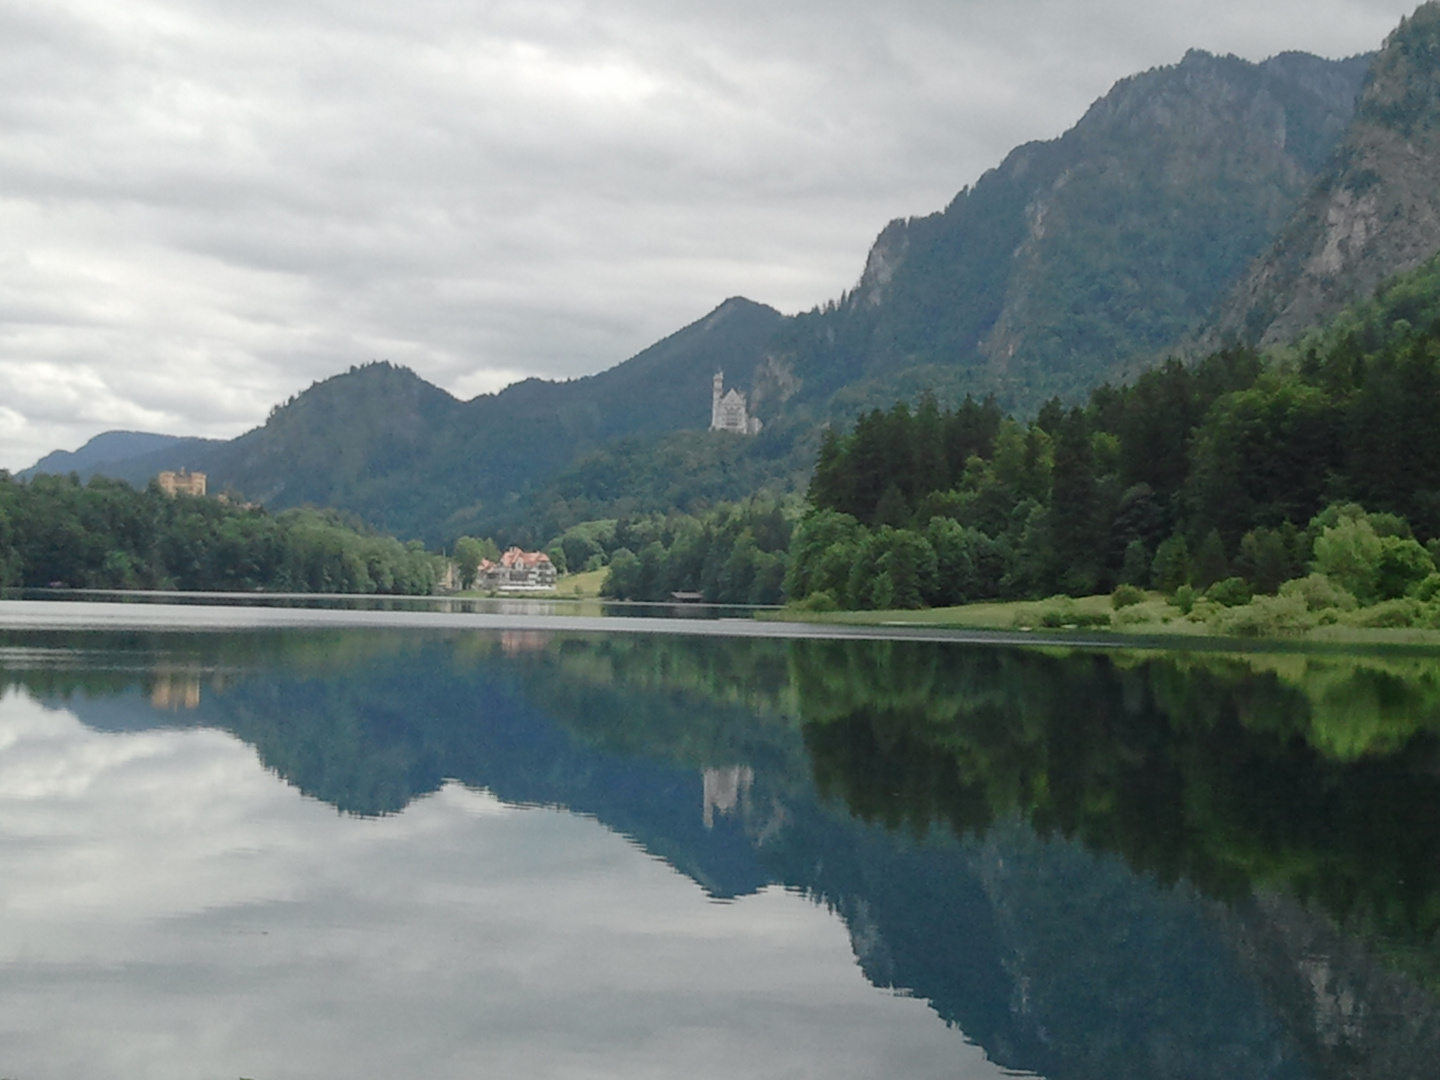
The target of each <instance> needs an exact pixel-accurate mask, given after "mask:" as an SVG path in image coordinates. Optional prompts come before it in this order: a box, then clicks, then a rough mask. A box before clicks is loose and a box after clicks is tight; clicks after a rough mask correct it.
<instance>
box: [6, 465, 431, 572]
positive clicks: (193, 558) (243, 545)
mask: <svg viewBox="0 0 1440 1080" xmlns="http://www.w3.org/2000/svg"><path fill="white" fill-rule="evenodd" d="M438 570H439V568H438V566H437V559H436V557H435V556H433V555H430V554H429V553H427V552H426V551H425V550H424V549H423V547H421V546H420V545H419V544H418V542H416V543H412V544H410V545H406V544H402V543H400V542H399V541H398V540H395V539H393V538H392V537H388V536H380V535H376V534H373V533H369V532H363V531H360V530H359V529H357V528H354V527H351V526H350V525H348V524H346V523H345V522H343V521H342V520H341V518H340V517H339V516H338V515H337V514H335V513H334V512H322V511H315V510H308V509H306V510H289V511H285V512H284V513H281V514H276V515H272V514H269V513H267V512H265V511H264V510H261V509H255V508H249V507H241V506H237V505H234V504H232V503H227V502H223V501H221V500H219V499H204V498H191V497H188V496H180V497H176V498H171V497H169V496H167V495H165V494H164V493H162V492H161V491H160V490H159V489H158V488H157V487H155V486H154V485H152V486H151V487H150V488H148V489H146V490H144V491H137V490H135V489H134V488H132V487H130V486H129V485H128V484H125V483H123V482H120V481H115V480H107V479H105V478H103V477H95V478H93V479H92V480H91V481H90V482H89V483H88V484H84V485H81V484H80V483H79V481H78V480H77V479H75V478H73V477H66V476H37V477H36V478H35V479H33V480H31V481H29V482H20V481H17V480H15V479H13V478H12V477H11V476H10V475H9V474H8V473H0V586H26V587H31V588H34V587H43V586H47V585H51V584H55V583H60V584H63V585H65V586H68V587H71V588H104V589H196V590H238V591H250V590H256V589H269V590H279V591H294V592H354V593H399V594H428V593H431V592H433V591H434V589H435V584H436V581H437V574H438Z"/></svg>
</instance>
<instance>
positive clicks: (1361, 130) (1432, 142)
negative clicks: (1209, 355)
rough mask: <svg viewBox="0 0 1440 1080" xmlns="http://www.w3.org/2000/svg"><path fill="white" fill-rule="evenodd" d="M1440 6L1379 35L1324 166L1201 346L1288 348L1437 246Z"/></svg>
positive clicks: (1439, 227) (1425, 7)
mask: <svg viewBox="0 0 1440 1080" xmlns="http://www.w3.org/2000/svg"><path fill="white" fill-rule="evenodd" d="M1437 177H1440V3H1433V2H1432V3H1427V4H1425V5H1423V6H1422V7H1420V8H1419V9H1418V10H1417V11H1416V12H1415V14H1414V15H1412V16H1411V17H1410V18H1409V19H1406V20H1405V21H1404V22H1402V23H1401V25H1400V27H1399V28H1398V29H1397V30H1396V31H1395V32H1394V33H1393V34H1392V35H1391V36H1390V37H1389V39H1387V40H1386V42H1385V46H1384V48H1383V49H1382V50H1381V52H1380V53H1379V55H1378V56H1376V58H1375V60H1374V63H1373V65H1372V67H1371V69H1370V73H1369V75H1368V77H1367V79H1366V82H1365V86H1364V89H1363V91H1362V93H1361V97H1360V102H1359V105H1358V108H1357V110H1356V115H1355V119H1354V122H1353V123H1352V125H1351V127H1350V130H1349V132H1348V133H1347V134H1346V136H1345V139H1344V141H1343V142H1342V144H1341V146H1340V149H1339V151H1338V153H1337V154H1336V157H1335V161H1334V163H1333V165H1332V166H1331V167H1330V168H1329V169H1328V170H1327V171H1326V173H1325V174H1324V176H1323V178H1322V180H1321V181H1320V183H1319V184H1318V185H1317V187H1316V188H1315V190H1314V191H1313V192H1312V193H1311V194H1310V195H1309V197H1308V198H1307V199H1306V200H1305V201H1304V203H1303V204H1302V205H1301V207H1300V209H1299V211H1298V212H1297V213H1296V215H1295V216H1294V218H1293V219H1292V220H1291V221H1290V223H1289V224H1288V225H1287V226H1286V227H1285V228H1284V230H1283V231H1282V232H1281V234H1280V236H1279V237H1278V238H1277V239H1276V241H1275V243H1274V244H1273V245H1272V246H1271V248H1270V249H1269V251H1267V252H1266V253H1265V254H1264V255H1263V256H1262V257H1260V258H1259V259H1257V260H1256V261H1255V262H1254V264H1253V265H1252V266H1251V267H1250V269H1249V271H1248V272H1247V273H1246V274H1245V276H1244V278H1243V279H1242V280H1241V281H1240V283H1239V285H1238V286H1237V287H1236V288H1235V290H1234V291H1233V293H1232V294H1231V296H1230V297H1229V299H1228V300H1227V301H1226V303H1225V304H1224V305H1223V307H1222V309H1221V311H1220V314H1219V317H1218V318H1217V320H1216V322H1215V324H1214V326H1213V328H1212V329H1211V330H1210V331H1209V332H1208V333H1207V334H1205V335H1204V337H1203V338H1202V339H1201V346H1202V347H1204V348H1210V347H1215V346H1218V345H1220V344H1223V343H1225V342H1228V341H1239V342H1244V343H1247V344H1259V345H1271V344H1276V343H1280V342H1285V341H1290V340H1293V339H1294V338H1296V337H1298V336H1299V335H1300V333H1302V332H1303V331H1305V330H1307V329H1309V328H1310V327H1312V326H1314V325H1316V324H1318V323H1320V322H1322V321H1324V320H1325V319H1327V318H1329V317H1331V316H1333V315H1335V314H1336V313H1338V312H1339V311H1340V310H1341V309H1342V308H1343V307H1345V306H1346V305H1347V304H1350V303H1352V302H1354V301H1355V300H1358V299H1360V298H1362V297H1365V296H1368V295H1369V294H1370V293H1371V292H1373V291H1374V289H1375V287H1376V286H1377V285H1378V284H1380V282H1382V281H1383V280H1385V279H1386V278H1388V277H1390V276H1392V275H1394V274H1398V273H1403V272H1405V271H1407V270H1413V269H1414V268H1415V267H1417V266H1419V265H1420V264H1421V263H1423V262H1424V261H1425V260H1426V259H1428V258H1429V257H1430V256H1432V255H1434V254H1435V252H1436V251H1440V181H1437Z"/></svg>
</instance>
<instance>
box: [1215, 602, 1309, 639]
mask: <svg viewBox="0 0 1440 1080" xmlns="http://www.w3.org/2000/svg"><path fill="white" fill-rule="evenodd" d="M1319 621H1320V620H1319V618H1318V617H1317V616H1316V615H1315V614H1313V613H1312V612H1311V611H1310V609H1309V608H1308V607H1307V606H1306V605H1305V600H1304V598H1303V597H1300V596H1293V595H1292V596H1257V597H1255V598H1254V599H1252V600H1251V601H1250V602H1249V603H1248V604H1243V605H1239V606H1236V607H1229V608H1225V609H1224V610H1222V611H1220V612H1218V613H1217V614H1216V615H1215V617H1214V619H1213V620H1212V621H1211V625H1212V626H1214V627H1215V629H1216V630H1217V631H1219V632H1220V633H1222V634H1231V635H1234V636H1236V637H1286V636H1293V635H1296V634H1303V633H1304V632H1305V631H1307V630H1309V629H1311V628H1312V627H1314V626H1317V625H1318V624H1319Z"/></svg>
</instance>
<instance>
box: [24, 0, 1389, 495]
mask: <svg viewBox="0 0 1440 1080" xmlns="http://www.w3.org/2000/svg"><path fill="white" fill-rule="evenodd" d="M1411 6H1413V5H1412V4H1408V3H1381V2H1364V0H1321V2H1320V3H1318V4H1316V3H1308V4H1303V5H1300V4H1277V5H1270V6H1267V7H1264V8H1260V9H1257V8H1256V7H1255V6H1254V5H1253V4H1241V3H1239V2H1237V0H1223V2H1218V3H1217V2H1211V3H1200V2H1198V0H1182V2H1180V3H1176V4H1168V5H1165V6H1164V7H1163V8H1160V9H1157V8H1156V7H1155V6H1154V5H1153V4H1141V3H1139V2H1138V0H1111V2H1105V3H1092V4H1086V5H1077V4H1074V3H1062V2H1060V0H1010V2H1006V3H998V2H980V0H971V2H968V3H954V2H939V0H935V2H930V0H903V2H899V3H895V4H887V5H884V6H883V7H881V6H877V5H874V4H873V3H865V4H862V3H859V2H858V0H844V2H840V3H827V4H820V3H817V2H814V0H809V2H802V3H791V4H783V5H776V4H773V3H772V4H762V3H759V2H755V0H742V2H731V3H726V4H722V5H714V4H712V5H696V4H691V3H682V2H679V0H611V2H608V3H600V2H587V0H530V2H527V3H509V2H489V3H462V2H458V0H425V2H420V3H414V4H406V5H397V4H388V3H385V4H382V3H343V4H342V3H331V2H328V0H296V2H291V3H283V4H282V3H268V2H266V3H251V4H243V5H236V4H222V3H218V2H210V0H190V2H184V0H137V2H135V3H132V4H126V5H118V6H117V5H114V4H109V3H103V2H101V0H60V2H57V3H55V4H51V5H46V6H45V7H36V6H34V5H27V4H22V3H19V2H18V0H0V230H3V233H4V235H5V236H6V237H7V238H8V239H9V240H10V247H11V255H10V256H9V257H5V258H0V465H4V466H6V467H10V468H18V467H23V466H24V465H27V464H29V463H30V462H31V461H32V460H34V459H35V458H36V457H38V456H39V455H40V454H42V453H44V452H47V451H48V450H50V449H54V448H55V447H56V446H59V445H66V446H74V445H76V444H77V443H78V442H80V441H83V439H84V438H86V437H88V436H89V435H92V434H94V433H96V432H98V431H100V430H103V429H104V428H106V427H115V426H132V425H134V424H137V423H142V422H143V423H146V424H152V425H154V426H159V427H162V428H163V429H165V430H169V431H173V432H175V433H177V434H205V435H233V434H237V433H238V432H240V431H241V430H243V429H245V428H246V427H248V426H251V425H253V424H255V423H258V422H259V421H260V420H262V419H263V417H264V414H265V411H266V410H267V409H268V407H269V405H270V404H272V403H273V402H275V401H278V400H281V399H283V398H285V397H287V396H288V395H289V394H291V393H293V392H295V391H296V390H298V389H301V388H303V387H304V386H306V385H308V384H309V383H310V382H311V381H313V380H315V379H318V378H323V377H326V376H328V375H330V374H333V373H334V372H335V371H337V370H340V369H343V368H344V367H347V366H349V365H350V364H352V363H355V362H359V361H363V360H367V359H372V358H382V357H383V358H388V359H393V360H397V361H400V362H404V363H408V364H410V365H411V366H413V367H415V368H416V370H418V371H419V372H420V373H421V374H422V375H424V376H425V377H427V378H429V379H431V380H433V381H436V382H438V383H440V384H441V385H444V386H447V387H449V388H451V389H452V390H456V391H457V392H461V393H465V394H470V393H474V392H477V391H478V390H480V389H494V388H496V387H498V386H499V385H500V384H502V383H503V382H505V381H507V380H509V379H512V378H514V377H517V376H520V375H523V374H526V373H536V374H543V375H547V376H555V377H566V376H573V375H579V374H584V373H588V372H592V371H596V370H599V369H601V368H604V367H607V366H610V365H611V364H614V363H617V362H618V361H620V360H622V359H624V358H625V357H626V356H628V355H631V354H632V353H634V352H635V351H637V350H639V349H640V348H643V347H644V346H646V345H648V344H650V343H651V342H653V341H655V340H657V339H658V338H659V337H661V336H663V335H665V334H667V333H669V332H671V331H673V330H675V329H677V328H678V327H679V326H681V325H683V324H684V323H687V322H689V321H691V320H693V319H695V318H697V317H699V316H700V315H702V314H704V313H705V312H706V311H707V310H708V309H709V308H711V307H713V306H714V305H715V304H717V303H718V302H719V301H720V300H722V299H724V298H725V297H727V296H730V295H735V294H743V295H747V296H750V297H752V298H753V299H756V300H760V301H762V302H768V303H772V304H774V305H776V306H777V307H780V308H781V309H782V310H790V311H793V310H799V309H803V308H807V307H809V306H811V305H813V304H816V303H822V302H824V301H825V300H826V299H828V298H830V297H833V296H836V295H838V294H839V293H840V292H841V291H842V290H843V289H845V288H847V287H849V286H850V285H852V284H853V283H854V280H855V278H856V277H857V276H858V274H859V271H860V268H861V266H862V264H863V260H864V255H865V250H866V247H867V246H868V244H869V241H870V240H871V239H872V238H873V236H874V235H875V233H876V232H878V230H879V229H880V228H881V227H882V226H883V225H884V223H885V222H886V221H887V220H889V219H890V218H892V217H895V216H904V215H909V214H920V213H926V212H930V211H932V210H935V209H938V208H939V207H941V206H943V205H944V204H945V203H946V202H947V201H948V200H949V199H950V198H951V197H952V196H953V195H954V193H955V192H956V191H957V190H958V189H959V188H960V187H961V186H963V185H964V184H967V183H970V182H973V181H974V180H975V179H976V178H977V177H978V176H979V175H980V173H981V172H983V171H984V170H985V169H986V168H988V167H991V166H993V165H994V164H996V163H998V161H999V160H1000V158H1001V157H1002V156H1003V155H1004V153H1005V152H1006V151H1007V150H1008V149H1009V148H1010V147H1011V146H1013V145H1015V144H1017V143H1019V142H1021V141H1025V140H1028V139H1033V138H1046V137H1051V136H1054V135H1057V134H1059V133H1060V131H1062V130H1063V129H1064V128H1066V127H1068V126H1069V125H1070V124H1071V123H1073V122H1074V121H1075V120H1076V119H1078V118H1079V116H1080V115H1081V113H1082V112H1083V111H1084V109H1085V107H1086V106H1087V105H1088V103H1089V102H1090V101H1091V100H1093V99H1094V98H1095V97H1097V96H1099V95H1100V94H1103V93H1104V92H1105V91H1106V90H1107V89H1108V87H1109V86H1110V85H1111V84H1112V83H1113V82H1114V81H1115V80H1116V79H1118V78H1121V77H1123V76H1125V75H1128V74H1131V73H1133V72H1135V71H1137V70H1141V69H1144V68H1147V67H1151V66H1154V65H1157V64H1163V63H1172V62H1175V61H1176V60H1178V59H1179V57H1180V56H1181V55H1182V54H1183V53H1184V51H1185V49H1186V48H1188V47H1190V46H1192V45H1193V46H1199V47H1205V48H1209V49H1212V50H1214V51H1222V52H1223V51H1234V52H1237V53H1240V54H1242V55H1246V56H1250V57H1252V58H1260V57H1263V56H1265V55H1269V54H1271V53H1274V52H1276V51H1280V50H1282V49H1285V48H1303V49H1310V50H1312V51H1318V52H1321V53H1326V54H1329V55H1339V54H1348V53H1353V52H1358V51H1363V50H1366V49H1371V48H1374V47H1375V46H1376V45H1378V44H1379V41H1380V40H1381V38H1382V37H1383V36H1384V34H1385V33H1386V32H1387V31H1388V29H1389V28H1390V27H1392V26H1393V25H1394V23H1395V22H1397V21H1398V18H1399V17H1400V15H1401V14H1403V13H1405V12H1406V11H1408V10H1409V8H1410V7H1411ZM37 366H38V367H40V368H43V369H44V370H45V371H46V372H47V375H46V379H45V380H44V382H45V384H46V385H47V386H49V387H51V388H52V391H51V392H49V393H47V394H45V395H39V396H41V397H42V398H43V400H41V401H38V402H37V401H36V400H35V398H36V397H37V394H36V392H35V391H34V389H33V387H34V385H35V384H34V381H33V379H32V377H31V376H32V375H33V372H35V371H36V370H37ZM177 379H178V382H177ZM47 402H48V403H49V404H48V405H47V404H46V403H47Z"/></svg>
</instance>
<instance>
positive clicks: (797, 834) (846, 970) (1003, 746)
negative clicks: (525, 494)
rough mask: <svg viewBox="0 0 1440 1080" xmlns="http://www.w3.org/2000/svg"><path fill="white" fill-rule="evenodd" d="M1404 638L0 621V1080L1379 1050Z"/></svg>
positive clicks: (1390, 966) (1429, 1018) (1189, 1070)
mask: <svg viewBox="0 0 1440 1080" xmlns="http://www.w3.org/2000/svg"><path fill="white" fill-rule="evenodd" d="M1437 730H1440V668H1437V665H1436V664H1435V663H1434V662H1432V661H1431V660H1429V659H1428V658H1426V657H1423V656H1418V657H1417V656H1404V655H1398V656H1382V657H1361V658H1354V657H1352V658H1345V657H1339V656H1334V655H1324V656H1313V655H1305V654H1291V655H1278V656H1268V655H1265V654H1251V655H1246V656H1227V655H1223V654H1215V653H1211V654H1166V653H1154V652H1151V653H1124V652H1116V653H1103V652H1094V651H1077V650H1070V651H1065V650H1057V649H1047V650H1023V649H1018V648H1010V647H982V646H975V645H958V644H935V643H924V642H905V641H898V642H873V641H779V640H746V639H739V640H725V639H720V638H714V637H691V636H686V635H669V636H661V635H646V634H628V635H623V636H618V635H599V634H571V635H566V634H552V633H546V632H543V631H537V630H534V629H525V630H519V631H512V632H503V631H502V632H492V631H467V630H461V629H446V630H443V631H434V632H425V631H419V630H413V629H412V630H385V629H373V628H371V629H358V630H346V629H342V628H331V629H320V630H306V629H293V630H253V631H247V632H235V633H224V632H218V631H212V632H209V633H204V634H178V633H159V632H149V631H131V632H123V633H120V632H109V633H104V632H93V631H33V630H32V631H23V632H22V631H0V905H3V919H0V1076H6V1077H15V1078H20V1080H26V1078H31V1077H36V1078H38V1077H47V1078H51V1077H53V1078H61V1080H65V1078H71V1077H74V1078H80V1077H84V1078H98V1080H108V1078H111V1077H115V1078H120V1077H125V1078H134V1077H147V1078H152V1077H153V1078H169V1077H175V1078H181V1077H184V1078H186V1080H193V1078H209V1077H215V1078H226V1080H235V1078H236V1077H251V1078H254V1080H275V1078H288V1077H335V1076H351V1075H353V1076H403V1077H413V1078H421V1080H423V1078H429V1077H447V1078H448V1077H476V1076H514V1077H527V1078H528V1077H539V1078H549V1077H567V1078H568V1077H587V1078H590V1077H617V1078H619V1077H624V1078H627V1080H629V1078H645V1077H656V1078H659V1077H667V1078H668V1077H677V1076H684V1077H700V1078H707V1077H717V1078H718V1077H725V1078H726V1080H734V1078H735V1077H825V1078H836V1077H897V1076H904V1077H921V1078H925V1077H946V1078H990V1077H999V1076H1015V1075H1035V1076H1044V1077H1048V1078H1051V1080H1062V1078H1072V1077H1073V1078H1082V1077H1083V1078H1096V1080H1102V1078H1104V1080H1111V1078H1121V1077H1134V1078H1149V1077H1215V1078H1221V1077H1224V1078H1227V1080H1230V1078H1250V1077H1256V1078H1264V1077H1277V1078H1280V1077H1284V1078H1297V1080H1298V1078H1311V1077H1313V1078H1328V1077H1337V1078H1338V1077H1346V1078H1350V1077H1356V1078H1368V1077H1376V1078H1410V1077H1416V1078H1419V1077H1427V1076H1431V1075H1434V1073H1433V1068H1434V1062H1435V1061H1436V1060H1437V1058H1440V997H1437V988H1440V963H1437V959H1440V951H1437V948H1436V938H1435V935H1436V929H1437V926H1440V741H1437V738H1436V732H1437Z"/></svg>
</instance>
